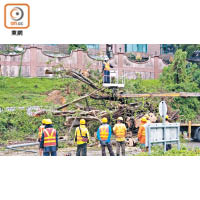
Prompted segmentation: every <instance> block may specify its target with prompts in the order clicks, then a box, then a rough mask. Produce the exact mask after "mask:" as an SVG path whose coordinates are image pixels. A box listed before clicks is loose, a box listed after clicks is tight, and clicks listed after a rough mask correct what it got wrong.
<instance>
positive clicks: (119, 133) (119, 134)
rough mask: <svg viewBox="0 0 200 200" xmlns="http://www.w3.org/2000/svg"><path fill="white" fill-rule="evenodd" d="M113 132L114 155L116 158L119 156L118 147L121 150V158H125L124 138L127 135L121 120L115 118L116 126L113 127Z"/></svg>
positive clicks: (120, 118)
mask: <svg viewBox="0 0 200 200" xmlns="http://www.w3.org/2000/svg"><path fill="white" fill-rule="evenodd" d="M113 132H114V134H115V136H116V142H117V149H116V154H117V156H119V155H120V146H121V149H122V156H125V145H126V142H125V137H126V133H127V129H126V126H125V124H123V118H122V117H118V118H117V124H115V126H114V127H113Z"/></svg>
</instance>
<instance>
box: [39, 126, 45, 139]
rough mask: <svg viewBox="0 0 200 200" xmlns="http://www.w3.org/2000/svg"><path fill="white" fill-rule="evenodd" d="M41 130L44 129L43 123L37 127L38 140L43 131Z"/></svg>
mask: <svg viewBox="0 0 200 200" xmlns="http://www.w3.org/2000/svg"><path fill="white" fill-rule="evenodd" d="M43 130H44V125H41V126H40V127H39V132H38V139H39V141H40V140H41V138H42V132H43Z"/></svg>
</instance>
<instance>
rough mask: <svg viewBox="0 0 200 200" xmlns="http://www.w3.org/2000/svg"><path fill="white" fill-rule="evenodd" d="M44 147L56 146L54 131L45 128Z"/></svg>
mask: <svg viewBox="0 0 200 200" xmlns="http://www.w3.org/2000/svg"><path fill="white" fill-rule="evenodd" d="M43 132H44V147H48V146H56V129H54V128H46V129H44V131H43Z"/></svg>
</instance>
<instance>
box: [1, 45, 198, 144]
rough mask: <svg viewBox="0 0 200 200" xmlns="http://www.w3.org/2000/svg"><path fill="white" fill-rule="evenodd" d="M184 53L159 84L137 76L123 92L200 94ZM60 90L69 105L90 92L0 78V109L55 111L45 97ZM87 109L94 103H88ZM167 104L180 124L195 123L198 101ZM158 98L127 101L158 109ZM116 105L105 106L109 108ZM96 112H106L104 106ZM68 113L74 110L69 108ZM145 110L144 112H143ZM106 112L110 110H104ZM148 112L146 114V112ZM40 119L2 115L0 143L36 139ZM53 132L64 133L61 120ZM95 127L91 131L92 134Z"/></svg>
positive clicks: (73, 83)
mask: <svg viewBox="0 0 200 200" xmlns="http://www.w3.org/2000/svg"><path fill="white" fill-rule="evenodd" d="M186 59H187V53H186V52H183V51H182V50H181V49H179V50H177V51H176V54H175V56H174V59H173V62H172V63H171V64H170V65H169V66H168V67H166V68H164V70H163V73H162V75H161V77H160V79H158V80H142V79H141V78H140V77H139V76H138V78H137V79H136V80H126V84H125V88H124V91H125V92H127V93H151V92H157V93H158V92H175V91H176V92H180V91H183V92H200V89H199V87H200V69H199V67H198V66H197V65H196V64H191V63H188V62H187V61H186ZM92 75H93V77H96V78H93V81H96V83H97V84H101V81H99V80H101V78H100V77H101V76H100V72H98V71H93V72H92ZM53 90H60V91H61V92H62V95H63V96H64V97H65V99H66V102H69V101H72V100H74V99H76V98H77V97H80V96H82V95H84V94H86V93H89V92H90V91H91V88H89V87H88V86H86V85H85V84H82V83H81V82H79V81H77V80H75V79H72V78H65V79H64V78H53V79H49V78H20V77H18V78H7V77H0V108H5V107H28V106H50V107H56V106H57V105H55V103H53V102H47V101H46V98H47V97H48V93H50V92H51V91H53ZM88 100H89V103H90V105H91V104H95V103H96V102H95V100H91V99H88ZM165 100H166V101H167V103H168V104H169V105H170V106H171V107H172V108H173V109H174V110H179V111H180V119H181V120H193V121H196V120H197V119H198V116H199V114H200V113H199V107H200V101H199V99H198V98H193V97H192V98H166V99H165ZM160 101H161V99H160V98H153V99H152V98H137V99H129V100H128V103H134V102H142V103H145V102H149V103H151V104H153V105H154V106H158V104H159V102H160ZM81 103H82V104H85V101H82V102H81ZM110 103H112V104H115V102H108V104H110ZM97 107H98V108H99V109H106V108H105V107H104V106H103V105H98V106H97ZM68 109H75V107H73V106H70V107H69V108H68ZM144 109H145V108H144ZM106 111H107V112H109V110H106ZM145 112H148V110H145ZM44 117H45V116H42V117H30V116H28V115H27V114H26V113H25V111H19V110H18V111H15V112H1V113H0V143H3V142H5V141H7V140H20V139H24V138H26V137H27V136H36V133H37V128H38V126H39V125H40V123H41V119H42V118H44ZM48 117H50V118H52V119H53V121H54V123H55V126H56V128H57V129H58V131H59V133H60V134H63V133H64V132H66V130H65V127H64V118H62V117H57V118H54V117H53V116H51V114H48ZM97 126H98V124H94V125H92V126H91V127H90V129H91V130H92V132H93V131H94V130H93V129H96V127H97Z"/></svg>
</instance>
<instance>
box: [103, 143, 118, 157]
mask: <svg viewBox="0 0 200 200" xmlns="http://www.w3.org/2000/svg"><path fill="white" fill-rule="evenodd" d="M106 147H107V148H108V151H109V154H110V156H114V155H115V154H114V152H113V149H112V145H111V144H110V143H108V144H101V152H102V156H106Z"/></svg>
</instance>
